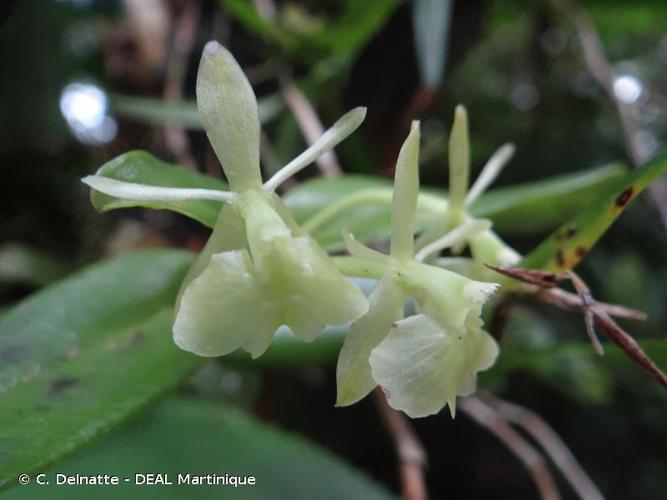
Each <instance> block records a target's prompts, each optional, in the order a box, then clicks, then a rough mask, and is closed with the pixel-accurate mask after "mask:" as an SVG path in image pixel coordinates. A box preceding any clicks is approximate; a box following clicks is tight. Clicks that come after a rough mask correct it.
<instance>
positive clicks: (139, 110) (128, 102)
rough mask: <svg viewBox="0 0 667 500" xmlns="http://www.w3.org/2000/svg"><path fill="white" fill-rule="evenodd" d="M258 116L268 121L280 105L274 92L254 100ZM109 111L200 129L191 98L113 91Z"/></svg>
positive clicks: (195, 107) (195, 105)
mask: <svg viewBox="0 0 667 500" xmlns="http://www.w3.org/2000/svg"><path fill="white" fill-rule="evenodd" d="M257 105H258V108H259V120H260V122H261V123H268V122H270V121H271V120H273V119H274V118H275V117H276V116H278V114H279V113H280V112H281V111H282V109H283V103H282V101H281V100H280V98H279V97H278V96H277V95H273V96H269V97H264V98H260V99H259V100H258V103H257ZM111 108H112V111H115V112H116V113H118V114H119V115H121V116H123V117H125V118H128V119H132V120H136V121H139V122H142V123H149V124H154V125H165V124H170V123H177V124H179V125H182V126H183V127H185V128H188V129H192V130H203V129H204V126H203V125H202V123H201V118H200V116H199V111H198V110H197V103H196V102H194V101H166V100H164V99H155V98H150V97H133V96H124V95H116V96H114V97H113V99H112V100H111Z"/></svg>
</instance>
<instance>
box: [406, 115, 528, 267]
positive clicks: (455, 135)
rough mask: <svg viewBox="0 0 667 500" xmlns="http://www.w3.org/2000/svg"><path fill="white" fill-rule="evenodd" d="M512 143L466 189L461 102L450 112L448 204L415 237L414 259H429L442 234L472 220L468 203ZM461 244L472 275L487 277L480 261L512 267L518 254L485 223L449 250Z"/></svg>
mask: <svg viewBox="0 0 667 500" xmlns="http://www.w3.org/2000/svg"><path fill="white" fill-rule="evenodd" d="M514 150H515V147H514V145H513V144H504V145H502V146H501V147H500V148H498V150H497V151H496V152H495V153H494V154H493V155H492V156H491V158H489V160H488V162H487V163H486V165H485V166H484V168H483V169H482V171H481V172H480V174H479V176H478V177H477V179H476V180H475V182H474V183H473V185H472V187H471V188H470V189H468V184H469V178H470V138H469V133H468V114H467V112H466V110H465V108H464V107H463V106H461V105H459V106H457V107H456V110H455V112H454V124H453V126H452V131H451V133H450V136H449V205H448V206H447V209H446V211H445V213H444V214H443V217H442V218H441V220H440V221H439V223H438V224H435V225H433V226H431V227H430V228H427V229H426V230H425V231H424V233H423V234H422V235H420V237H419V238H418V240H417V248H418V250H419V251H418V253H417V259H418V260H432V257H433V255H434V254H436V253H437V251H438V250H440V249H442V245H441V244H439V243H437V240H438V239H439V238H440V237H443V236H442V235H445V236H444V237H447V235H446V233H447V232H449V231H451V230H452V229H455V228H457V227H459V226H461V225H462V224H465V223H469V222H471V221H474V220H475V219H474V217H473V216H472V215H471V214H470V212H469V209H470V206H471V205H472V204H473V203H474V202H475V201H476V200H477V199H478V198H479V196H480V195H481V194H482V193H483V192H484V191H485V190H486V189H487V188H488V187H489V186H490V185H491V184H492V183H493V181H494V180H495V179H496V178H497V177H498V175H499V174H500V172H501V171H502V169H503V167H504V166H505V165H506V164H507V163H508V162H509V160H510V159H511V158H512V155H513V154H514ZM465 245H469V246H470V252H471V254H472V257H473V260H474V261H475V262H476V263H477V264H478V265H477V266H476V272H475V273H473V274H477V275H480V274H481V275H483V276H484V277H485V278H486V277H488V276H491V275H490V273H488V272H486V271H485V270H484V269H483V268H482V267H481V264H494V265H499V266H513V265H515V264H517V263H518V262H519V261H520V260H521V256H520V255H519V254H518V253H517V252H516V251H514V250H513V249H512V248H511V247H510V246H509V245H507V244H506V243H505V242H503V241H502V240H501V239H500V237H499V236H498V235H497V234H496V233H495V232H494V231H493V230H492V229H491V227H490V226H489V227H488V228H486V229H485V230H484V231H480V232H478V233H476V234H475V235H473V236H470V237H469V238H464V239H462V240H461V241H460V242H459V243H458V244H457V245H454V246H453V248H452V252H453V253H460V252H461V251H462V250H463V248H464V246H465Z"/></svg>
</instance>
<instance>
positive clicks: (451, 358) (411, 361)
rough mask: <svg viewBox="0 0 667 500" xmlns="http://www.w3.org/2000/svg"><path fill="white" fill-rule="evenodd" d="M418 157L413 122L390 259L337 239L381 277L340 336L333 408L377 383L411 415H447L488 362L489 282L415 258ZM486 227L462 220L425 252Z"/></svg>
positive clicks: (402, 160)
mask: <svg viewBox="0 0 667 500" xmlns="http://www.w3.org/2000/svg"><path fill="white" fill-rule="evenodd" d="M418 156H419V125H418V123H417V122H415V123H413V126H412V130H411V131H410V134H409V135H408V137H407V139H406V141H405V143H404V144H403V147H402V148H401V152H400V154H399V157H398V161H397V165H396V176H395V180H394V194H393V199H392V232H391V247H390V255H389V256H386V255H383V254H381V253H379V252H376V251H374V250H371V249H369V248H367V247H365V246H363V245H362V244H361V243H359V242H357V241H356V240H354V239H353V238H352V237H351V236H350V235H346V236H345V240H346V245H347V248H348V250H349V251H350V253H351V254H352V255H353V256H355V257H357V258H359V259H366V260H368V261H374V262H379V263H382V264H384V265H385V267H386V272H385V273H384V275H383V276H382V277H381V278H380V280H379V282H378V285H377V286H376V288H375V289H374V290H373V292H372V293H371V295H370V297H369V301H370V307H369V310H368V313H366V314H365V315H364V316H362V317H361V318H360V319H358V320H357V321H355V322H354V323H353V324H352V326H351V327H350V331H349V332H348V334H347V335H346V337H345V341H344V343H343V348H342V349H341V353H340V357H339V359H338V367H337V372H336V377H337V383H338V394H337V405H339V406H346V405H350V404H353V403H355V402H357V401H359V400H360V399H362V398H363V397H365V396H366V395H367V394H368V393H369V392H370V391H371V390H372V389H373V388H374V387H376V386H377V385H379V386H380V387H382V389H383V390H384V391H385V393H386V395H387V400H388V402H389V404H390V405H391V406H392V407H393V408H395V409H398V410H402V411H403V412H405V413H406V414H407V415H409V416H411V417H423V416H427V415H432V414H434V413H437V412H439V411H440V410H441V409H442V408H443V407H444V406H445V405H449V407H450V411H451V413H452V416H453V415H454V412H455V408H456V397H457V396H463V395H467V394H470V393H471V392H472V391H474V388H475V379H476V374H477V372H479V371H481V370H485V369H487V368H489V367H490V366H491V365H492V364H493V362H494V361H495V359H496V356H497V353H498V347H497V345H496V342H495V341H494V340H493V338H492V337H491V336H490V335H489V334H488V333H486V332H485V331H484V330H482V320H481V318H480V314H481V309H482V305H483V303H484V302H485V301H486V300H487V299H488V297H489V296H490V295H491V293H493V291H494V290H495V289H496V287H497V285H496V284H495V283H484V282H479V281H474V280H471V279H469V278H466V277H464V276H461V275H459V274H456V273H453V272H451V271H448V270H446V269H442V268H439V267H436V266H432V265H429V264H425V263H422V262H419V261H417V260H416V259H415V256H414V241H413V232H414V225H415V212H416V205H417V193H418V189H419V173H418ZM488 227H489V223H488V222H486V221H469V222H467V223H465V224H463V225H462V226H460V227H458V228H457V229H455V230H454V231H452V232H450V233H448V235H446V236H445V237H444V238H440V239H439V240H437V241H436V242H434V244H435V246H434V245H432V246H431V247H430V250H429V251H437V250H441V249H443V248H446V247H449V246H452V245H456V244H459V243H460V242H461V241H464V240H466V239H468V238H472V237H474V236H476V235H478V234H480V233H482V232H484V231H486V230H488ZM436 246H437V248H436ZM408 298H412V299H413V300H414V302H415V305H416V308H417V314H416V315H413V316H409V317H407V318H404V306H405V304H406V300H407V299H408Z"/></svg>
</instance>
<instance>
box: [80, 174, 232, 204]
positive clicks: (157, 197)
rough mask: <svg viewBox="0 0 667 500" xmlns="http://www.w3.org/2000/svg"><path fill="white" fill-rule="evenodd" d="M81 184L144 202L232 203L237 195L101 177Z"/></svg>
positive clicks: (90, 176) (93, 177)
mask: <svg viewBox="0 0 667 500" xmlns="http://www.w3.org/2000/svg"><path fill="white" fill-rule="evenodd" d="M81 182H83V183H84V184H86V185H88V186H90V187H91V188H93V189H94V190H96V191H99V192H100V193H104V194H106V195H108V196H113V197H115V198H127V199H131V200H143V201H180V200H213V201H223V202H231V201H234V200H235V199H236V193H233V192H230V191H220V190H217V189H200V188H175V187H162V186H150V185H146V184H136V183H133V182H124V181H119V180H116V179H111V178H109V177H104V176H101V175H87V176H86V177H83V178H82V179H81Z"/></svg>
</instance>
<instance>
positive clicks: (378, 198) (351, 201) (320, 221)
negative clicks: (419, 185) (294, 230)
mask: <svg viewBox="0 0 667 500" xmlns="http://www.w3.org/2000/svg"><path fill="white" fill-rule="evenodd" d="M391 199H392V191H391V190H390V189H383V188H371V189H363V190H361V191H357V192H356V193H351V194H349V195H347V196H344V197H342V198H339V199H338V200H336V201H334V202H333V203H331V204H330V205H327V206H326V207H324V208H323V209H322V210H319V211H318V212H315V214H313V216H312V217H310V219H308V220H307V221H306V222H304V223H303V224H302V225H301V227H302V228H303V230H304V231H306V232H307V233H311V234H312V233H313V232H314V231H315V230H317V229H319V228H320V227H322V226H324V225H325V224H327V223H328V222H330V221H331V220H332V219H334V218H335V217H336V216H337V215H338V214H340V213H341V212H343V211H344V210H347V209H348V208H351V207H355V206H357V205H364V204H366V203H368V204H373V203H375V204H382V205H391ZM417 210H421V211H425V212H429V213H433V214H440V213H442V212H444V211H445V210H447V201H446V200H444V199H442V198H441V197H440V196H436V195H433V194H424V193H421V194H420V195H419V199H418V200H417Z"/></svg>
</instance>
